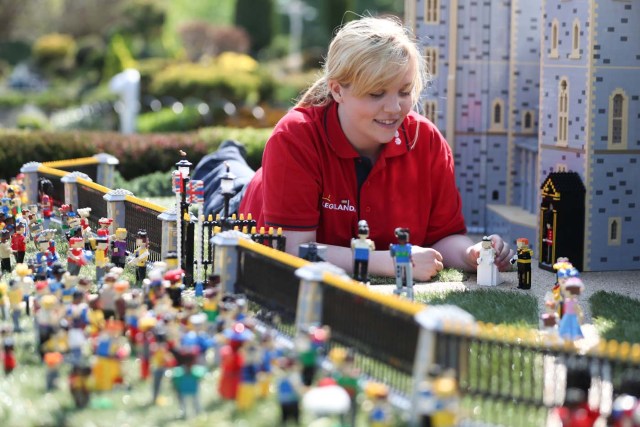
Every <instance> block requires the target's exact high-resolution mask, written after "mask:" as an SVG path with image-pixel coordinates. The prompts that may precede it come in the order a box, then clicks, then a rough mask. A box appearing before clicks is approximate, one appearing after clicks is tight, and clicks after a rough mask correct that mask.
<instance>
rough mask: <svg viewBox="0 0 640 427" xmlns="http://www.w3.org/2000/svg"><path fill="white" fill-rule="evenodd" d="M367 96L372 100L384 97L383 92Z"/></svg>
mask: <svg viewBox="0 0 640 427" xmlns="http://www.w3.org/2000/svg"><path fill="white" fill-rule="evenodd" d="M369 96H371V97H372V98H380V97H382V96H384V92H380V93H371V94H369Z"/></svg>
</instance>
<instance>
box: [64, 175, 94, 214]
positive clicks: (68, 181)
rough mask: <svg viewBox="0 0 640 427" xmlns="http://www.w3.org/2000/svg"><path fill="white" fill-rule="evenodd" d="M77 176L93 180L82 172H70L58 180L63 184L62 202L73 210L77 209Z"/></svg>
mask: <svg viewBox="0 0 640 427" xmlns="http://www.w3.org/2000/svg"><path fill="white" fill-rule="evenodd" d="M78 178H82V179H86V180H87V181H93V180H92V179H91V177H90V176H89V175H87V174H86V173H82V172H77V171H74V172H71V173H70V174H67V175H65V176H63V177H62V178H60V181H61V182H62V183H63V184H64V202H65V203H66V204H68V205H70V206H71V207H72V208H73V209H74V210H77V209H78V208H79V207H80V206H78Z"/></svg>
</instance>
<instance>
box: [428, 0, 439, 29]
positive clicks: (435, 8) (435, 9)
mask: <svg viewBox="0 0 640 427" xmlns="http://www.w3.org/2000/svg"><path fill="white" fill-rule="evenodd" d="M424 22H425V23H427V24H438V23H440V0H424Z"/></svg>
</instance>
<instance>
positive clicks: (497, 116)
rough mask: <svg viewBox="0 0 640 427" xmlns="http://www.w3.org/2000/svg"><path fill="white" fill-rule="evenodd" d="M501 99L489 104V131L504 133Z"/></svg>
mask: <svg viewBox="0 0 640 427" xmlns="http://www.w3.org/2000/svg"><path fill="white" fill-rule="evenodd" d="M503 104H504V103H503V101H502V100H501V99H496V100H494V101H493V103H492V104H491V126H490V127H489V130H490V131H494V132H501V131H504V105H503Z"/></svg>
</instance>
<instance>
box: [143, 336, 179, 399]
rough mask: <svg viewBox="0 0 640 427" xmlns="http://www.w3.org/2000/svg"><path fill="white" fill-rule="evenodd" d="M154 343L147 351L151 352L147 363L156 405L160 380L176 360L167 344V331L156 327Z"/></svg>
mask: <svg viewBox="0 0 640 427" xmlns="http://www.w3.org/2000/svg"><path fill="white" fill-rule="evenodd" d="M153 334H154V336H155V341H154V342H153V343H151V345H150V347H149V350H150V352H151V358H150V361H149V364H150V367H151V373H152V375H153V384H152V387H153V388H152V390H153V398H152V399H153V403H154V404H157V403H158V398H159V397H160V386H161V385H162V379H163V378H164V376H165V373H166V372H167V369H169V368H172V367H174V366H175V365H176V360H175V357H174V356H173V354H172V353H171V351H170V344H169V343H168V342H167V331H166V330H165V329H164V328H163V327H161V326H156V327H155V328H154V329H153Z"/></svg>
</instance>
